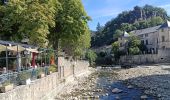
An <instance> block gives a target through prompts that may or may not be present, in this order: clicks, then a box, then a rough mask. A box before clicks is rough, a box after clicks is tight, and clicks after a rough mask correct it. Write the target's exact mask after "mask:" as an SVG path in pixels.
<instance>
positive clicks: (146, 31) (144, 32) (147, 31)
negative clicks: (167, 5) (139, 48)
mask: <svg viewBox="0 0 170 100" xmlns="http://www.w3.org/2000/svg"><path fill="white" fill-rule="evenodd" d="M160 27H161V25H158V26H154V27H150V28H145V29H141V30H134V31H131V32H130V33H133V34H135V35H142V34H147V33H153V32H156V31H157V30H158V29H159V28H160Z"/></svg>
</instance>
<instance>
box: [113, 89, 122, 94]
mask: <svg viewBox="0 0 170 100" xmlns="http://www.w3.org/2000/svg"><path fill="white" fill-rule="evenodd" d="M121 92H122V90H120V89H118V88H114V89H113V90H112V93H121Z"/></svg>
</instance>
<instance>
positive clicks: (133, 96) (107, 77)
mask: <svg viewBox="0 0 170 100" xmlns="http://www.w3.org/2000/svg"><path fill="white" fill-rule="evenodd" d="M113 74H114V73H109V71H101V72H100V73H99V75H98V79H97V83H98V84H97V88H102V89H103V90H104V91H105V93H104V95H103V94H102V95H99V98H100V100H141V96H142V95H144V92H143V90H142V89H139V88H135V87H133V88H128V85H126V84H125V83H124V82H122V81H117V80H116V77H113V76H116V74H115V75H113ZM115 88H117V89H120V90H121V91H122V92H120V93H113V92H112V90H113V89H115ZM145 100H156V99H155V98H154V97H152V96H148V95H147V99H145Z"/></svg>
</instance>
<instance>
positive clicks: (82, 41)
mask: <svg viewBox="0 0 170 100" xmlns="http://www.w3.org/2000/svg"><path fill="white" fill-rule="evenodd" d="M59 2H60V3H61V7H62V8H61V9H59V12H58V14H57V16H56V19H55V23H56V26H55V28H52V29H51V34H49V35H48V38H49V40H50V43H51V44H52V45H53V47H54V48H56V49H57V47H58V45H60V48H61V49H64V50H65V52H66V53H67V54H68V55H72V56H81V55H82V54H83V53H84V51H85V49H86V48H88V47H90V31H89V28H88V25H87V21H88V20H89V19H90V18H89V16H87V14H86V12H85V10H84V7H83V5H82V2H81V0H59Z"/></svg>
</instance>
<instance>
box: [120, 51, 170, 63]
mask: <svg viewBox="0 0 170 100" xmlns="http://www.w3.org/2000/svg"><path fill="white" fill-rule="evenodd" d="M120 63H121V64H123V63H129V64H147V63H170V50H169V49H166V50H158V54H142V55H126V56H121V57H120Z"/></svg>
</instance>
